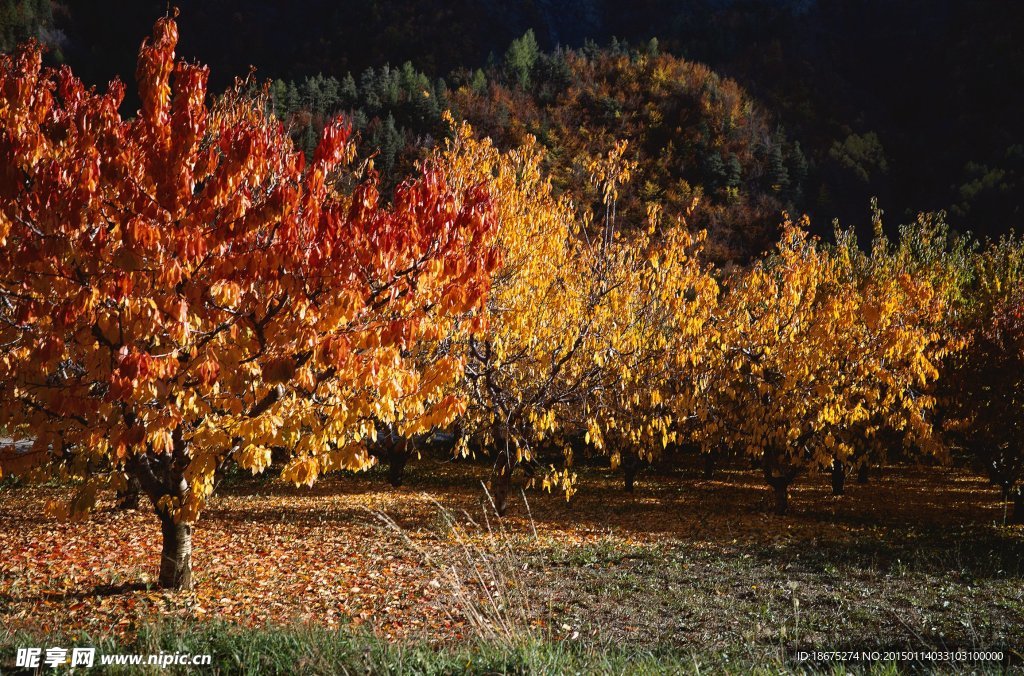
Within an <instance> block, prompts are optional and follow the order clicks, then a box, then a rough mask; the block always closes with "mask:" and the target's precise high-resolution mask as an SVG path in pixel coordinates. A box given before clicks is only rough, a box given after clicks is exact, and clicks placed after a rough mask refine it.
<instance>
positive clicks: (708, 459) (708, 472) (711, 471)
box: [704, 453, 715, 481]
mask: <svg viewBox="0 0 1024 676" xmlns="http://www.w3.org/2000/svg"><path fill="white" fill-rule="evenodd" d="M714 476H715V454H714V453H706V454H705V455H704V480H705V481H711V479H713V478H714Z"/></svg>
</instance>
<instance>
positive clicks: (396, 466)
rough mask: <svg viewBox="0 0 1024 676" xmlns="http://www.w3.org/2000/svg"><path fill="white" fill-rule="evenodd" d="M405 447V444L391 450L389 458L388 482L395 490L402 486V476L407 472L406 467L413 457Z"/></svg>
mask: <svg viewBox="0 0 1024 676" xmlns="http://www.w3.org/2000/svg"><path fill="white" fill-rule="evenodd" d="M404 446H405V444H404V443H400V444H398V445H397V446H395V447H394V448H393V449H391V453H390V454H389V458H388V460H389V462H388V481H390V482H391V485H392V486H394V487H395V488H398V487H399V486H401V485H402V474H403V473H404V472H405V465H406V463H408V462H409V456H410V455H411V454H410V453H409V452H408V451H407V450H406V449H405V448H404Z"/></svg>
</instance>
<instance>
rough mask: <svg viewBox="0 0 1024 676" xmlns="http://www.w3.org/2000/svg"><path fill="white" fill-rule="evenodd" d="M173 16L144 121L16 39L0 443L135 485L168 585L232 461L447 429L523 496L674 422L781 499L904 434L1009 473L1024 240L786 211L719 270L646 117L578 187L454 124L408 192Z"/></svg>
mask: <svg viewBox="0 0 1024 676" xmlns="http://www.w3.org/2000/svg"><path fill="white" fill-rule="evenodd" d="M176 42H177V28H176V25H175V23H174V21H173V20H172V19H169V18H165V19H162V20H160V21H159V22H157V24H156V26H155V28H154V34H153V36H152V39H150V40H148V41H147V42H145V43H144V44H143V46H142V48H141V49H140V53H139V62H138V72H137V80H138V90H139V98H140V100H141V102H142V105H141V109H140V110H139V112H138V114H137V115H136V116H135V117H132V118H124V117H122V116H121V114H120V112H119V109H120V106H121V103H122V99H123V94H124V88H123V86H121V85H120V84H119V83H114V84H112V85H111V87H110V88H109V89H108V91H107V92H105V93H97V92H95V91H93V90H90V89H87V88H85V87H84V86H83V85H82V83H81V82H80V81H79V80H77V79H76V78H75V77H74V76H73V74H72V73H71V72H70V71H69V70H68V69H67V68H61V69H57V70H51V69H45V68H43V67H42V60H41V55H40V52H39V50H38V49H37V48H36V47H33V46H28V47H26V48H24V49H22V50H21V51H19V52H18V53H17V54H16V55H14V56H10V57H7V56H5V57H2V59H0V96H2V98H0V345H2V346H3V350H2V353H0V429H3V430H5V433H6V435H9V436H13V437H14V438H15V439H16V440H21V442H22V443H21V444H20V445H19V444H10V445H9V446H8V447H7V448H5V449H3V451H2V455H0V470H2V472H3V473H4V474H5V475H6V474H16V475H22V476H25V477H27V478H30V479H44V478H52V477H60V478H64V479H68V480H72V483H73V484H74V485H75V486H76V488H77V490H76V492H75V495H74V496H73V498H72V499H71V501H70V503H69V504H64V505H54V506H53V509H54V511H56V512H58V513H61V514H63V515H65V516H68V517H71V518H79V517H81V516H83V515H84V514H86V513H87V512H88V511H89V510H90V509H91V508H92V507H93V506H94V505H95V504H96V501H97V498H98V496H99V495H100V494H101V493H102V492H103V491H118V490H120V491H124V490H125V488H126V487H127V486H128V485H129V483H131V484H135V485H137V486H138V487H139V488H140V489H141V491H142V492H143V493H144V494H145V495H146V496H147V497H148V498H149V500H150V501H151V502H152V505H153V507H154V509H155V512H156V514H157V516H158V517H159V520H160V523H161V528H162V532H163V538H164V539H163V542H164V545H163V547H164V549H163V555H162V557H161V570H160V583H161V584H162V585H163V586H166V587H176V588H181V587H188V586H189V585H190V584H191V551H192V548H191V535H192V530H193V528H194V526H195V524H196V522H197V520H198V518H199V515H200V513H201V511H202V509H203V506H204V504H205V503H206V501H207V500H208V499H209V497H210V495H211V494H212V492H213V490H214V488H215V486H216V483H217V476H218V474H219V472H221V471H222V470H223V468H225V467H227V466H230V465H237V466H239V467H241V468H243V469H245V470H250V471H252V472H253V473H259V472H263V471H264V470H266V469H268V468H270V467H271V466H272V465H275V464H279V465H280V475H281V477H282V478H283V479H284V480H286V481H290V482H294V483H296V484H307V485H311V484H312V483H313V482H315V481H316V479H317V478H318V477H319V476H321V475H322V474H324V473H326V472H330V471H332V470H338V469H363V468H366V467H369V466H371V465H372V464H374V462H376V459H377V457H378V456H381V455H386V456H396V457H402V456H407V455H408V454H409V453H411V452H412V451H413V449H415V448H416V446H417V445H420V444H423V443H426V442H427V441H428V440H430V439H432V438H436V437H437V436H438V435H439V434H442V433H443V434H447V435H454V437H455V439H456V442H455V447H454V452H455V453H459V454H463V455H477V456H480V455H483V456H484V457H487V458H488V459H489V461H490V462H491V463H492V464H493V472H492V477H491V487H492V492H493V495H494V498H495V502H496V505H497V507H498V509H499V510H504V508H505V504H506V500H507V496H508V491H509V487H510V485H511V480H512V475H513V473H514V472H515V471H516V470H517V468H519V467H522V466H526V467H528V468H530V470H531V471H533V472H535V473H536V472H537V471H540V472H541V474H540V475H539V476H540V478H541V483H543V485H544V486H545V487H547V488H549V489H552V490H562V491H565V493H566V495H567V496H571V495H572V493H573V491H575V490H576V475H575V473H574V472H573V470H572V467H573V462H574V461H575V460H577V459H578V457H577V456H579V455H580V454H589V455H606V456H608V457H609V458H610V461H611V463H612V465H613V466H616V465H619V464H623V465H626V466H628V467H635V465H636V463H637V462H638V461H653V460H655V459H657V458H658V457H659V456H661V455H662V454H663V453H665V451H666V449H669V448H677V447H680V446H690V447H693V448H697V449H699V450H700V451H701V452H703V453H706V454H709V455H715V456H719V457H720V456H723V455H727V454H736V455H746V456H750V457H752V458H753V459H754V460H755V461H756V462H757V464H758V465H759V466H760V467H761V468H762V469H763V472H764V477H765V481H766V482H767V484H768V485H769V486H770V487H771V488H772V489H773V490H774V492H775V495H776V504H777V508H778V510H779V511H780V512H781V511H784V510H785V508H786V499H787V489H788V486H789V484H790V483H791V482H792V481H793V479H794V478H795V477H796V476H798V475H799V474H800V473H801V472H804V471H808V470H811V469H815V468H820V467H833V468H839V469H840V470H843V469H844V468H847V467H856V466H859V465H863V464H865V463H877V462H882V461H883V460H885V459H886V457H887V454H891V453H898V454H899V455H900V456H901V457H904V458H918V459H924V458H928V459H934V460H937V461H946V460H949V458H950V454H951V450H950V449H957V450H959V451H962V452H966V453H969V454H971V455H972V456H973V457H974V458H975V459H977V461H978V462H979V463H981V464H983V465H984V466H985V467H986V468H987V469H988V470H989V471H990V472H991V473H992V477H993V479H994V480H995V481H997V482H999V483H1000V484H1001V485H1002V486H1003V487H1004V490H1005V491H1006V492H1007V493H1010V492H1011V491H1014V490H1019V489H1018V486H1017V482H1018V479H1019V477H1020V473H1021V466H1022V464H1021V451H1022V448H1021V440H1022V439H1024V433H1022V429H1021V428H1022V422H1021V421H1022V413H1024V406H1022V396H1024V395H1022V394H1021V392H1022V388H1021V378H1022V374H1024V368H1022V362H1024V293H1022V288H1021V287H1022V283H1021V277H1022V274H1024V248H1022V246H1021V243H1020V242H1019V241H1018V240H1014V239H1006V240H1004V241H1001V242H998V243H991V244H986V245H985V246H984V247H981V246H979V245H975V244H972V243H971V242H970V241H968V240H966V239H963V238H957V237H953V236H952V235H951V234H950V233H948V232H947V230H946V228H945V227H944V226H943V225H942V223H941V221H940V220H938V219H937V218H935V217H922V218H921V219H920V220H919V222H918V223H916V224H914V225H912V226H908V227H905V228H904V229H903V230H902V233H901V235H900V237H899V238H898V240H897V241H895V242H890V241H889V240H887V239H886V237H884V236H883V235H882V229H881V225H880V223H879V224H877V227H876V237H875V239H874V241H873V242H871V244H870V247H869V248H867V249H866V250H865V249H863V248H862V247H861V246H859V244H858V242H857V241H856V238H855V236H854V234H853V232H852V231H837V232H836V241H835V243H834V244H824V243H822V242H820V241H818V240H816V239H814V238H812V237H810V236H809V235H808V234H807V232H806V224H805V223H794V222H790V221H788V220H787V221H786V222H785V223H784V225H783V227H782V230H781V237H780V240H779V242H778V245H777V246H776V248H775V249H774V250H773V251H772V252H770V253H768V254H766V255H764V256H763V257H761V258H760V259H758V260H756V261H755V262H753V263H752V264H751V265H749V266H746V267H742V268H735V269H730V270H724V269H717V268H715V267H713V266H711V265H710V264H708V263H707V262H706V259H705V257H703V256H702V254H701V248H702V243H703V235H702V234H696V232H695V230H694V229H691V227H690V226H689V225H688V224H687V223H686V216H687V215H686V214H667V213H663V212H662V211H661V210H660V209H659V208H658V206H657V205H654V204H652V205H650V207H649V209H648V217H647V223H645V224H636V223H631V224H629V225H630V227H629V228H622V227H620V224H619V223H618V218H617V213H616V211H617V209H616V205H617V199H618V194H619V190H620V188H621V187H622V186H623V185H625V184H627V183H628V182H629V180H630V178H631V173H632V171H633V169H634V165H633V164H632V163H631V161H630V160H629V148H628V145H627V144H625V143H619V144H616V145H615V146H614V147H613V148H611V149H610V150H609V151H608V152H607V153H606V154H604V155H601V156H594V157H592V158H590V160H589V161H588V162H585V163H583V164H581V165H580V166H579V167H577V171H579V172H581V175H583V176H585V177H586V179H587V181H588V182H589V184H590V185H591V186H592V188H593V189H594V191H595V192H596V194H597V195H598V196H599V198H598V201H597V203H595V204H594V205H589V204H577V203H574V202H573V196H572V195H568V194H558V193H557V192H556V191H555V190H554V189H553V188H552V184H551V182H550V180H549V178H548V176H547V175H546V174H545V171H544V169H543V167H544V160H545V158H544V155H543V152H542V151H541V150H540V149H539V148H538V146H536V145H535V144H530V143H527V144H526V145H525V146H523V147H521V148H519V149H517V150H513V151H511V152H507V153H502V152H499V151H498V150H496V149H495V148H494V147H493V146H492V144H491V143H490V142H489V141H487V140H477V139H475V138H474V136H473V134H472V130H471V129H469V128H468V127H467V126H464V125H463V126H458V127H457V128H456V129H455V131H454V134H453V140H452V141H451V142H449V143H448V144H447V145H446V146H445V148H443V149H440V150H438V151H436V152H435V153H434V155H433V156H432V157H431V158H430V159H429V160H427V161H426V162H424V163H423V165H422V167H421V169H420V171H419V172H418V173H417V175H416V176H414V177H412V178H410V179H409V180H407V181H406V182H405V183H403V184H402V185H401V186H399V187H398V188H397V190H396V191H395V194H394V197H393V199H392V200H390V202H385V201H384V200H382V199H381V198H380V196H379V193H378V188H377V183H376V177H375V173H374V171H373V169H372V165H370V164H369V163H367V162H362V163H361V162H359V161H358V160H357V159H356V158H355V157H354V152H353V147H354V146H353V140H352V139H351V138H350V133H349V129H348V127H347V126H346V125H345V124H344V122H343V121H341V120H338V121H335V122H334V123H332V124H330V125H328V126H327V128H326V129H325V131H324V133H323V136H322V139H321V141H320V143H319V145H318V146H317V147H316V149H315V151H314V153H313V155H312V159H307V157H306V156H305V155H304V154H303V153H301V152H298V151H296V149H295V147H294V145H293V143H292V141H291V139H290V138H289V136H288V133H287V130H286V129H284V128H283V126H282V125H281V123H280V122H278V121H277V120H276V119H275V118H274V117H273V115H272V114H271V113H270V112H269V106H268V105H267V99H266V95H265V94H264V95H263V96H260V95H256V96H253V95H251V94H243V93H241V92H242V91H243V90H244V89H245V88H244V87H239V89H238V90H237V91H236V92H234V93H228V94H226V95H224V96H222V97H210V96H208V92H207V88H206V82H207V75H208V73H207V70H206V69H205V68H203V67H200V66H197V65H193V64H189V63H187V62H184V61H180V60H176V59H175V54H174V50H175V46H176ZM453 124H454V123H453ZM277 461H279V462H277Z"/></svg>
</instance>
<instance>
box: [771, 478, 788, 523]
mask: <svg viewBox="0 0 1024 676" xmlns="http://www.w3.org/2000/svg"><path fill="white" fill-rule="evenodd" d="M771 483H772V489H773V490H774V492H775V513H776V514H778V515H779V516H784V515H785V514H786V512H787V511H788V510H789V481H787V480H786V478H785V477H775V478H774V479H773V481H772V482H771Z"/></svg>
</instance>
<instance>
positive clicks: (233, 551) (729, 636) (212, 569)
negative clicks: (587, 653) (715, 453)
mask: <svg viewBox="0 0 1024 676" xmlns="http://www.w3.org/2000/svg"><path fill="white" fill-rule="evenodd" d="M481 476H483V471H482V468H481V467H479V466H477V465H471V464H468V463H444V462H439V461H433V460H423V461H421V462H418V463H413V464H410V466H409V469H408V471H407V477H406V482H405V485H404V486H403V487H401V488H398V489H395V488H392V487H391V486H389V485H388V484H387V483H386V481H385V480H384V476H383V472H381V471H376V470H375V471H372V472H370V473H367V474H364V475H359V476H337V477H333V478H330V479H328V480H324V481H321V482H320V483H318V484H317V485H316V486H315V487H313V488H312V489H305V488H293V487H289V486H285V485H283V484H281V483H279V482H277V481H272V480H269V479H263V478H256V479H253V478H246V477H242V478H238V479H235V480H232V481H230V482H228V483H227V484H226V485H225V486H222V487H221V490H220V491H219V493H218V496H217V497H215V498H214V499H213V501H212V503H211V504H210V507H209V508H208V509H207V510H206V511H205V512H204V514H203V515H202V518H201V521H200V523H199V526H198V528H197V532H196V536H195V553H194V567H195V582H196V585H197V586H196V589H195V590H194V591H192V592H189V593H178V594H173V593H167V592H163V591H160V590H158V589H155V588H154V587H153V586H152V585H153V583H154V582H155V577H156V568H157V563H158V556H159V547H160V540H159V528H158V526H157V522H156V520H155V517H153V516H152V515H151V514H150V513H148V512H146V511H138V512H117V511H112V510H111V509H110V508H109V507H110V506H109V505H107V506H106V508H104V509H101V510H100V511H98V512H96V513H95V514H94V515H92V516H91V517H90V518H89V519H88V520H86V521H83V522H79V523H60V522H57V521H54V520H52V519H51V518H49V517H47V516H45V514H44V510H43V506H44V504H45V503H46V501H47V500H49V499H52V498H60V497H61V496H64V495H66V494H67V489H66V488H60V487H53V486H43V487H38V486H37V487H22V486H13V485H10V484H5V485H3V486H2V487H0V626H2V627H4V628H5V629H6V630H7V631H9V632H14V631H17V630H19V629H25V630H29V631H33V632H52V631H63V632H67V631H69V630H72V629H73V630H79V629H80V630H84V631H86V632H88V633H90V634H91V635H108V634H120V635H130V634H131V633H132V632H134V631H136V630H137V628H138V627H139V626H141V625H143V624H146V623H152V622H156V621H159V620H160V618H163V617H168V616H174V617H180V618H185V619H187V620H206V619H211V618H216V619H220V620H225V621H228V622H233V623H241V624H246V625H252V626H261V625H264V624H267V623H293V622H300V623H301V622H307V623H316V624H322V625H326V626H332V627H333V626H338V625H343V624H352V625H357V626H361V627H367V628H371V629H372V630H373V631H374V632H376V633H378V634H379V635H381V636H383V637H387V638H396V639H398V638H408V637H417V638H422V637H428V638H429V639H430V640H433V641H445V640H450V639H455V640H457V639H460V638H466V637H473V636H475V635H477V634H479V632H480V628H479V626H478V625H479V620H480V618H484V621H493V622H495V623H496V624H498V625H502V626H503V627H504V629H500V630H508V631H512V630H528V631H537V632H540V633H542V634H546V635H549V636H557V637H560V638H566V637H568V638H569V639H571V640H578V641H586V642H589V643H592V644H594V645H595V646H599V645H602V644H620V645H622V644H626V645H637V646H638V647H644V648H645V649H650V650H654V651H658V650H675V649H681V650H691V651H700V652H704V651H708V652H716V653H726V654H728V653H730V652H733V653H737V652H738V653H744V654H745V655H746V656H747V657H750V656H755V657H756V656H757V655H774V656H779V655H785V654H787V653H789V652H791V651H793V650H796V649H798V648H813V649H818V650H841V649H856V650H864V649H888V648H893V649H910V650H928V649H931V650H943V649H988V648H993V647H1000V648H1003V649H1006V650H1017V651H1022V648H1024V529H1022V528H1021V527H1019V526H1017V527H1013V526H1004V525H1002V521H1003V505H1002V504H1001V503H1000V501H999V497H998V492H997V491H996V490H995V489H993V488H991V487H990V486H988V485H987V483H986V482H985V481H983V480H982V479H980V478H979V477H977V476H975V475H972V474H970V473H967V472H965V471H962V470H954V469H944V468H940V469H936V468H916V467H887V468H885V470H884V472H883V473H882V476H881V477H874V478H872V480H871V482H870V483H869V484H868V485H858V484H856V483H855V482H853V481H852V480H851V481H850V482H848V490H847V495H845V496H843V497H839V498H837V497H833V496H832V495H831V494H830V484H829V481H828V477H827V476H826V475H824V474H820V475H819V474H816V475H810V476H805V477H802V478H801V479H800V480H799V481H798V483H797V484H796V485H795V487H794V490H793V491H792V494H791V513H790V514H789V515H787V516H785V517H779V516H774V515H772V514H770V513H769V508H770V498H769V496H768V495H767V492H766V490H765V488H764V485H763V483H762V482H761V481H759V475H758V474H757V473H755V472H753V471H750V470H745V469H737V468H732V469H728V468H727V469H723V470H721V471H719V472H718V473H717V475H716V476H715V479H714V480H703V479H700V478H698V477H699V472H698V471H697V469H696V468H692V469H687V468H683V469H680V470H676V471H674V472H672V473H668V474H657V473H654V472H652V471H650V470H648V471H647V472H645V473H644V474H642V475H641V477H640V479H639V482H638V484H637V487H636V490H635V492H634V493H632V494H629V493H626V492H625V491H624V490H623V489H622V484H621V477H620V476H618V475H616V474H614V473H612V472H610V471H607V470H599V469H591V470H586V471H583V472H582V477H581V482H582V483H581V487H580V488H581V489H580V492H579V493H578V494H577V495H576V496H575V497H574V498H573V500H572V501H571V502H569V503H566V501H565V499H564V498H563V497H562V496H560V495H557V494H556V495H549V494H545V493H542V492H540V491H538V490H528V491H527V492H526V498H527V500H528V503H529V507H528V508H527V506H526V505H525V504H524V503H523V500H522V497H518V498H517V499H516V501H515V502H514V503H513V505H512V506H511V508H510V514H509V516H508V517H506V518H505V519H504V520H501V521H500V522H499V520H496V519H495V518H494V517H493V515H491V516H487V515H485V511H484V499H483V489H482V488H481V485H480V478H481ZM381 514H386V515H387V516H388V517H390V518H392V519H394V521H395V523H396V524H397V525H398V528H399V529H400V532H399V531H396V530H395V529H394V528H393V527H389V526H388V525H386V524H384V523H383V522H382V519H381V516H380V515H381ZM480 571H483V574H482V575H481V573H480ZM478 575H480V577H479V578H478V577H477V576H478ZM483 588H487V591H486V592H484V591H482V589H483ZM467 599H468V600H467ZM474 617H476V618H477V622H476V623H475V622H474ZM506 624H507V626H505V625H506ZM524 627H525V629H524ZM2 634H3V632H2V631H0V642H3V635H2Z"/></svg>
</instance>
